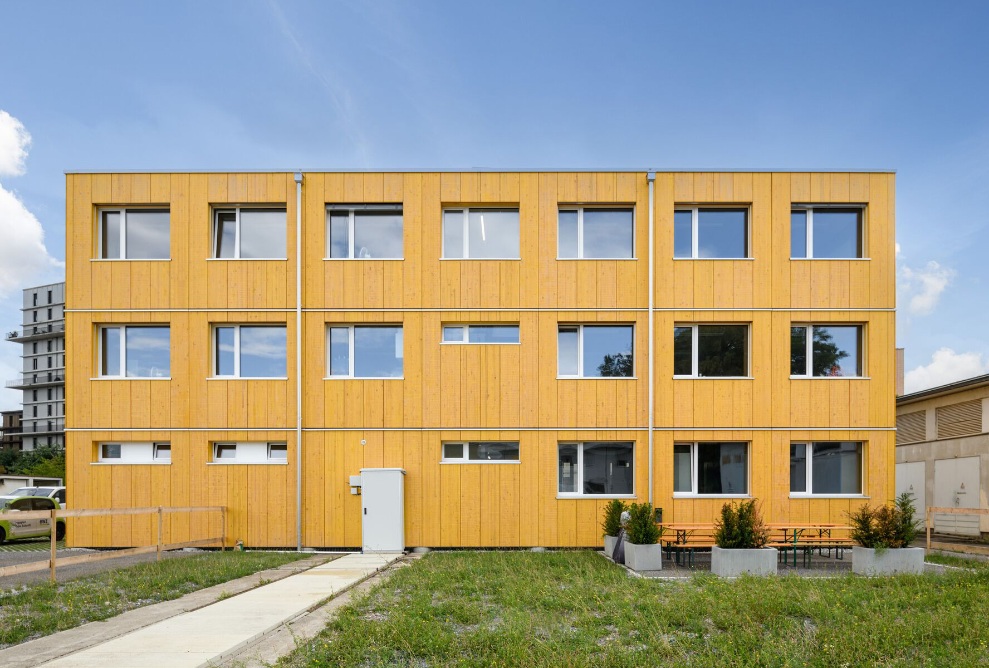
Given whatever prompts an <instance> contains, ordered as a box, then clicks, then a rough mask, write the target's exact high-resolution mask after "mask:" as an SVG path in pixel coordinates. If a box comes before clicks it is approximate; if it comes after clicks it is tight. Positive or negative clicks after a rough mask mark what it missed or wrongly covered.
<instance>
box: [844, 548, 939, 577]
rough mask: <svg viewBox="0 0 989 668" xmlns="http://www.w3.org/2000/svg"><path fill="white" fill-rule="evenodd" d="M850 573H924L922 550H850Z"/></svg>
mask: <svg viewBox="0 0 989 668" xmlns="http://www.w3.org/2000/svg"><path fill="white" fill-rule="evenodd" d="M852 572H853V573H858V574H859V575H893V574H894V573H914V574H917V575H919V574H921V573H923V572H924V548H922V547H900V548H896V549H887V550H874V549H872V548H869V547H859V546H858V545H856V546H855V547H853V548H852Z"/></svg>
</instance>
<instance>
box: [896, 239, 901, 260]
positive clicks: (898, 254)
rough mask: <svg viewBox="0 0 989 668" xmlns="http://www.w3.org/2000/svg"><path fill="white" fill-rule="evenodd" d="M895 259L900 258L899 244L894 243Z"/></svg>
mask: <svg viewBox="0 0 989 668" xmlns="http://www.w3.org/2000/svg"><path fill="white" fill-rule="evenodd" d="M896 257H900V242H896Z"/></svg>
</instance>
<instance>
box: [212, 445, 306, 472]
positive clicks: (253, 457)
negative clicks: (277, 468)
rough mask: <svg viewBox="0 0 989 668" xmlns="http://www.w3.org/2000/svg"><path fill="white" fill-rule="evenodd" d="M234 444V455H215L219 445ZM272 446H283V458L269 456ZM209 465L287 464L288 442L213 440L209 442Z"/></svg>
mask: <svg viewBox="0 0 989 668" xmlns="http://www.w3.org/2000/svg"><path fill="white" fill-rule="evenodd" d="M227 445H232V446H234V456H233V457H231V458H220V457H217V452H218V451H219V449H220V447H221V446H227ZM272 446H276V447H277V446H283V447H284V449H285V457H284V458H273V457H272V456H271V452H272ZM209 464H210V465H216V466H228V465H231V464H240V465H258V464H261V465H267V464H270V465H285V464H288V444H287V443H286V442H285V441H214V442H213V443H211V444H210V461H209Z"/></svg>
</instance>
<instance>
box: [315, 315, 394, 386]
mask: <svg viewBox="0 0 989 668" xmlns="http://www.w3.org/2000/svg"><path fill="white" fill-rule="evenodd" d="M358 327H361V328H365V327H366V328H368V329H380V328H384V327H391V328H395V327H397V328H398V329H399V331H400V332H401V334H402V375H401V376H355V375H354V367H355V365H356V363H357V358H356V355H354V330H355V329H357V328H358ZM344 328H346V329H347V347H348V349H349V352H350V354H349V355H348V356H347V359H348V361H349V362H350V368H349V369H348V370H347V375H346V376H345V375H343V374H335V375H334V374H332V373H331V371H332V368H331V367H332V364H333V360H332V359H331V358H330V354H331V353H330V351H331V350H332V347H331V345H330V337H331V336H332V330H334V329H344ZM325 372H326V376H325V378H324V379H323V380H338V379H351V380H352V379H358V380H404V379H405V325H404V324H402V323H400V322H398V323H387V322H381V323H373V324H370V323H368V324H355V325H346V324H333V323H327V325H326V369H325Z"/></svg>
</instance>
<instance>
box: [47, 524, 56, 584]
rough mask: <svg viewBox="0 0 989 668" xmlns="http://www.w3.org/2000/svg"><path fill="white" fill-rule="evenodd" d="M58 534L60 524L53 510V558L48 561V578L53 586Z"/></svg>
mask: <svg viewBox="0 0 989 668" xmlns="http://www.w3.org/2000/svg"><path fill="white" fill-rule="evenodd" d="M57 533H58V524H57V523H56V521H55V509H54V508H52V519H51V557H50V559H49V561H48V568H49V570H50V573H49V575H48V578H49V579H50V580H51V582H52V584H54V583H55V542H56V540H55V535H56V534H57Z"/></svg>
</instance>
